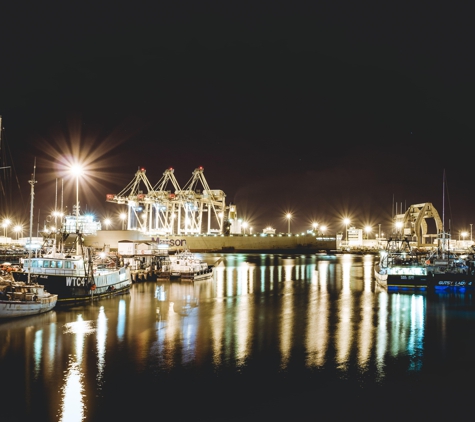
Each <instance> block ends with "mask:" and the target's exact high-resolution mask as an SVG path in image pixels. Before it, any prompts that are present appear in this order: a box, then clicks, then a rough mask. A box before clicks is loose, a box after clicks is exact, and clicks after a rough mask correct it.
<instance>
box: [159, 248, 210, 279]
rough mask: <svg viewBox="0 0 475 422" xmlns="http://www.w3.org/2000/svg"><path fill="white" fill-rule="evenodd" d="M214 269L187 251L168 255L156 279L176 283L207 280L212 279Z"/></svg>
mask: <svg viewBox="0 0 475 422" xmlns="http://www.w3.org/2000/svg"><path fill="white" fill-rule="evenodd" d="M213 274H214V268H213V266H210V265H208V263H207V262H205V261H203V260H202V259H200V258H199V257H198V256H197V255H196V254H194V253H192V252H190V251H189V250H184V251H181V252H178V253H176V254H174V255H169V256H168V259H166V260H164V261H163V263H162V266H161V268H160V270H159V271H158V274H157V278H158V279H168V280H177V281H199V280H208V279H210V278H212V277H213Z"/></svg>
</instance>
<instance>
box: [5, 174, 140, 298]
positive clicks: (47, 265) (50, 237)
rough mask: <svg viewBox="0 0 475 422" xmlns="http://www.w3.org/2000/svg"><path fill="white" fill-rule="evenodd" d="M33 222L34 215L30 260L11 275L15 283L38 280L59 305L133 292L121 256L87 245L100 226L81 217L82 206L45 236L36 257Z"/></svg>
mask: <svg viewBox="0 0 475 422" xmlns="http://www.w3.org/2000/svg"><path fill="white" fill-rule="evenodd" d="M33 183H34V182H33ZM31 215H32V212H31ZM31 219H32V216H30V244H29V254H28V258H22V259H21V260H20V268H18V269H17V270H14V271H12V272H11V275H12V276H13V279H14V280H15V281H17V282H27V281H29V280H30V279H31V278H34V279H35V280H37V282H39V283H41V284H42V285H43V286H44V288H45V289H46V290H47V291H48V292H50V293H52V294H56V295H58V305H61V304H68V303H76V302H80V301H85V300H90V299H96V298H101V297H104V296H111V295H115V294H119V293H125V292H128V291H129V290H130V288H131V286H132V278H131V276H130V270H129V269H128V268H127V267H126V266H125V265H124V262H123V261H122V260H121V259H120V257H119V256H118V255H113V254H109V253H106V251H99V252H97V251H96V250H95V249H94V248H93V247H86V246H85V245H84V238H83V236H86V235H88V234H89V233H94V230H95V227H96V226H97V224H94V222H93V221H92V217H90V216H80V215H79V203H77V204H76V215H75V216H71V215H69V216H65V217H64V220H62V221H61V222H60V223H61V224H60V227H61V228H60V229H59V230H57V231H53V232H45V233H43V237H44V242H43V246H42V248H41V249H40V250H37V251H36V252H35V256H32V242H31V226H32V220H31Z"/></svg>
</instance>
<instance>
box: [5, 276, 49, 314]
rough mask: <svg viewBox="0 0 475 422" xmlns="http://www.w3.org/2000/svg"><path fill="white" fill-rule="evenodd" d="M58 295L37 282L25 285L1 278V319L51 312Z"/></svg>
mask: <svg viewBox="0 0 475 422" xmlns="http://www.w3.org/2000/svg"><path fill="white" fill-rule="evenodd" d="M57 301H58V295H56V294H51V293H49V292H48V291H46V290H45V288H44V286H43V285H40V284H38V283H35V282H30V283H24V282H22V281H15V280H13V279H12V278H6V277H0V319H11V318H19V317H25V316H30V315H38V314H42V313H45V312H48V311H51V310H52V309H53V308H54V307H55V306H56V303H57Z"/></svg>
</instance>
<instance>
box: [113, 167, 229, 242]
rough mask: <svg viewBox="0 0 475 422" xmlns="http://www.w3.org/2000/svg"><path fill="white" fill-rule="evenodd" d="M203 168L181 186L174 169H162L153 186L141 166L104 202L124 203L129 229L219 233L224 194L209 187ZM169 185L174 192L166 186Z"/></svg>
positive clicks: (160, 231) (198, 169) (224, 207)
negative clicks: (205, 223)
mask: <svg viewBox="0 0 475 422" xmlns="http://www.w3.org/2000/svg"><path fill="white" fill-rule="evenodd" d="M203 171H204V169H203V167H198V168H197V169H195V170H194V171H193V173H192V177H191V179H190V180H189V181H188V182H187V184H186V185H185V187H184V188H183V189H182V188H180V186H179V184H178V181H177V180H176V178H175V176H174V170H173V168H169V169H167V170H165V171H164V173H163V176H162V178H161V179H160V180H159V181H158V182H157V183H156V184H155V185H154V186H152V184H151V183H150V181H149V180H148V179H147V176H146V174H145V173H146V171H145V169H143V168H141V169H139V170H138V171H137V172H136V173H135V177H134V179H133V180H132V181H131V182H130V183H129V184H128V185H127V186H126V187H125V188H124V189H123V190H122V191H121V192H120V193H118V194H117V195H115V194H108V195H107V196H106V201H107V202H113V203H116V204H125V205H127V211H128V212H127V229H128V230H141V231H144V232H148V233H151V234H158V233H162V234H183V233H185V234H201V233H203V232H205V233H212V232H213V231H214V232H218V233H222V232H223V227H224V225H223V222H224V218H225V209H226V203H225V198H226V195H225V194H224V192H223V191H221V190H212V189H210V188H209V185H208V183H207V181H206V179H205V177H204V174H203ZM200 183H201V187H200ZM169 184H171V185H172V188H173V190H174V191H172V189H168V185H169ZM144 188H145V189H144ZM204 213H207V226H206V229H205V230H204V231H203V214H204Z"/></svg>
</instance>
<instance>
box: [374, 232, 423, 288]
mask: <svg viewBox="0 0 475 422" xmlns="http://www.w3.org/2000/svg"><path fill="white" fill-rule="evenodd" d="M374 277H375V279H376V282H377V283H378V284H379V285H380V286H382V287H386V288H387V289H389V290H393V289H402V290H406V289H414V290H425V289H426V288H427V270H426V267H425V265H424V264H423V263H421V262H420V259H419V257H418V256H417V255H416V254H415V253H414V251H413V250H412V248H411V246H410V244H409V241H408V239H407V238H405V237H402V236H398V235H395V236H394V237H391V238H389V239H388V241H387V244H386V247H385V248H384V249H383V250H381V251H380V253H379V262H377V263H376V264H375V266H374Z"/></svg>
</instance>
